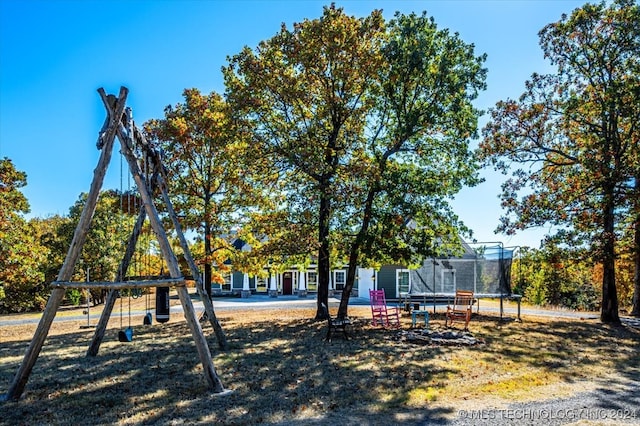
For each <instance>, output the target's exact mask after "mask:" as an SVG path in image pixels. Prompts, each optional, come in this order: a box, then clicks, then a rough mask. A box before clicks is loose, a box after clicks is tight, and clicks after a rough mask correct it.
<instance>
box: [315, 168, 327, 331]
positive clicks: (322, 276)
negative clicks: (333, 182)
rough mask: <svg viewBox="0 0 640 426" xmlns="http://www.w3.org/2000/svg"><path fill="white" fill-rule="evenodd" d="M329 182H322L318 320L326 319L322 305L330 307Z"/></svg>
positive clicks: (319, 230)
mask: <svg viewBox="0 0 640 426" xmlns="http://www.w3.org/2000/svg"><path fill="white" fill-rule="evenodd" d="M328 191H329V183H328V180H325V181H323V182H320V214H319V218H318V241H319V243H320V247H319V248H318V301H317V312H316V319H317V320H323V319H326V316H325V315H324V311H323V309H322V306H321V305H322V304H323V303H324V304H325V305H326V306H327V307H329V275H330V273H331V263H330V260H329V219H330V216H331V199H330V195H329V193H328Z"/></svg>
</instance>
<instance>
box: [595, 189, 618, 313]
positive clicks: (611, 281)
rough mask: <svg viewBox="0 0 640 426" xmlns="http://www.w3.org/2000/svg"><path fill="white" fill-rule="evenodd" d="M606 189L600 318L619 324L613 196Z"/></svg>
mask: <svg viewBox="0 0 640 426" xmlns="http://www.w3.org/2000/svg"><path fill="white" fill-rule="evenodd" d="M612 192H613V191H607V194H606V195H605V200H606V201H605V203H604V204H605V207H604V215H603V218H604V234H603V239H604V244H603V248H602V249H603V255H602V267H603V268H602V269H603V274H602V309H601V312H600V320H601V321H602V322H604V323H611V324H620V316H619V313H618V294H617V291H616V276H615V257H616V254H615V233H614V221H615V218H614V206H615V203H614V196H613V195H612Z"/></svg>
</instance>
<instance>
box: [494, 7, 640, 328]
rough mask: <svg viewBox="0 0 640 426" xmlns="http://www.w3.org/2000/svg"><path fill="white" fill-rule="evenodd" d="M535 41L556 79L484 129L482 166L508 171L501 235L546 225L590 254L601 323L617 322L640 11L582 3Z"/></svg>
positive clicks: (634, 141)
mask: <svg viewBox="0 0 640 426" xmlns="http://www.w3.org/2000/svg"><path fill="white" fill-rule="evenodd" d="M539 35H540V45H541V47H542V49H543V51H544V54H545V57H546V58H548V59H549V60H550V62H551V64H552V65H554V66H555V67H556V72H555V73H551V74H547V75H540V74H534V75H533V76H532V78H531V80H530V81H527V83H526V91H525V92H524V94H522V96H521V97H520V98H519V99H517V100H506V101H503V102H499V103H498V104H497V105H496V107H495V108H494V109H493V110H492V111H491V121H490V123H489V124H488V125H487V126H486V128H485V129H484V135H485V139H484V142H483V145H482V149H483V151H484V155H485V156H486V158H487V159H489V160H490V161H492V162H493V164H494V165H495V166H496V167H497V168H498V169H500V170H503V171H504V172H508V171H509V170H511V168H512V167H513V170H511V176H512V177H511V178H510V179H509V180H508V181H507V182H506V183H505V185H504V186H503V192H502V202H503V206H504V207H505V208H506V211H507V213H506V215H505V216H504V217H503V222H502V225H501V228H500V229H501V230H504V231H507V232H514V231H515V230H517V229H522V228H525V227H529V226H539V225H543V224H552V225H555V226H556V227H558V228H559V229H560V231H559V232H558V234H559V235H558V236H560V237H563V238H564V241H565V242H566V243H568V244H571V245H581V246H583V247H588V248H590V249H591V252H592V253H593V256H594V259H595V261H597V262H599V263H601V264H602V266H603V279H602V311H601V319H602V321H603V322H611V323H617V322H619V321H620V320H619V316H618V298H617V292H616V283H615V260H616V255H617V252H616V248H617V240H618V239H619V237H620V227H618V226H617V224H618V223H619V222H620V220H621V215H627V214H628V213H629V212H630V211H632V210H631V209H632V206H633V204H634V201H633V200H634V196H632V195H631V194H633V193H634V191H633V190H632V189H631V187H632V186H633V182H634V179H637V177H638V151H639V150H640V147H639V143H640V142H639V140H640V10H639V7H638V5H637V4H636V3H635V2H633V1H629V0H620V1H615V2H613V3H611V4H610V5H607V4H606V3H604V2H602V3H600V4H596V5H594V4H586V5H585V6H583V7H581V8H578V9H576V10H574V11H573V13H571V15H563V16H562V17H561V19H560V20H559V21H558V22H556V23H552V24H549V25H547V26H546V27H544V28H543V29H542V30H541V31H540V33H539ZM522 191H525V192H524V195H522V194H523V193H522ZM636 208H637V207H636ZM637 226H638V224H637V223H636V227H637Z"/></svg>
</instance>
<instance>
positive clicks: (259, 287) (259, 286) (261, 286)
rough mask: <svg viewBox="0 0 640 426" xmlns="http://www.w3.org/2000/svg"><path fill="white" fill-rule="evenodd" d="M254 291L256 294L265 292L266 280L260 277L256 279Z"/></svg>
mask: <svg viewBox="0 0 640 426" xmlns="http://www.w3.org/2000/svg"><path fill="white" fill-rule="evenodd" d="M255 280H256V291H258V292H263V293H266V292H267V279H266V278H262V277H256V278H255Z"/></svg>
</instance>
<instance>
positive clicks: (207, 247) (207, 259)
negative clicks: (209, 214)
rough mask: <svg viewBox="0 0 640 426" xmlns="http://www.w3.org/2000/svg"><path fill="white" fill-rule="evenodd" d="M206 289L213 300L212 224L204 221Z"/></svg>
mask: <svg viewBox="0 0 640 426" xmlns="http://www.w3.org/2000/svg"><path fill="white" fill-rule="evenodd" d="M204 289H205V292H206V294H207V296H209V300H211V296H212V294H211V226H210V225H209V222H208V221H205V223H204Z"/></svg>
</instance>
